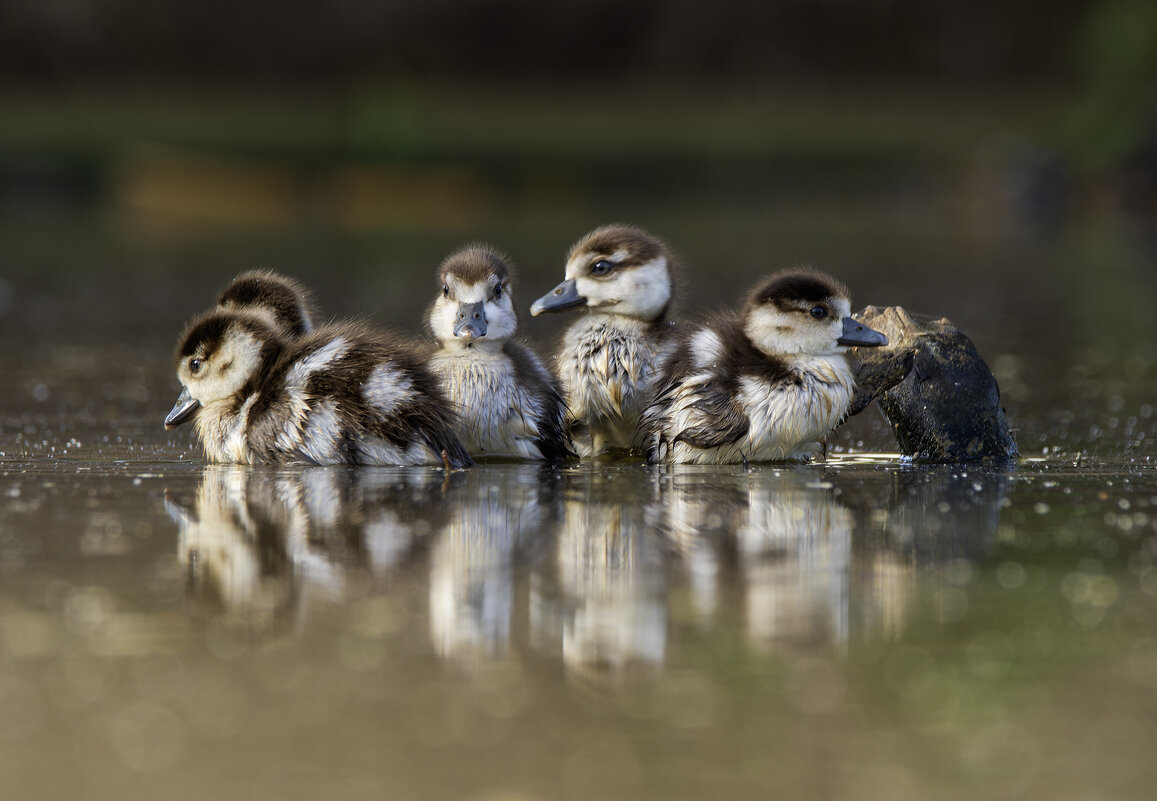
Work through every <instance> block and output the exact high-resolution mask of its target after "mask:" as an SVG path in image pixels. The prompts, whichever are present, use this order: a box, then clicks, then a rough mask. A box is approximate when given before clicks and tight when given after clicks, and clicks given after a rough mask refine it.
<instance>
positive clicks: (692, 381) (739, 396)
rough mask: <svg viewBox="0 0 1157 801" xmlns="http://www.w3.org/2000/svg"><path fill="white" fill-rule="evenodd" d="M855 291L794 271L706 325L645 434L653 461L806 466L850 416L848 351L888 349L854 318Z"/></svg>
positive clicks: (674, 366)
mask: <svg viewBox="0 0 1157 801" xmlns="http://www.w3.org/2000/svg"><path fill="white" fill-rule="evenodd" d="M850 309H851V300H850V298H849V295H848V290H847V289H846V288H845V287H844V286H843V285H842V284H840V283H839V282H838V281H836V280H835V279H833V278H831V277H830V276H827V275H824V274H823V273H819V272H811V271H800V270H793V271H786V272H781V273H778V274H776V275H774V276H772V277H771V278H769V279H767V280H766V281H764V282H763V283H762V284H761V285H759V286H758V287H756V289H755V290H754V291H752V292H751V293H750V294H749V296H748V298H747V302H746V303H745V305H744V306H743V309H742V310H741V311H740V312H739V313H738V314H731V315H728V316H725V317H722V318H721V319H719V320H717V321H714V322H711V323H707V324H704V325H700V326H697V327H696V328H695V329H694V330H692V331H691V332H689V333H688V335H687V336H686V337H685V338H684V339H683V340H682V342H681V343H680V345H679V347H678V349H677V351H676V352H675V354H674V355H673V357H672V358H671V359H670V361H668V362H667V364H666V365H665V369H664V374H663V376H662V379H661V381H660V383H659V384H658V389H657V391H656V396H655V398H654V400H653V402H652V403H651V404H650V405H649V406H648V408H647V410H646V412H645V413H644V415H643V419H642V423H641V426H640V428H641V430H642V434H643V436H644V438H645V439H646V440H647V442H648V444H649V446H648V450H647V460H648V461H649V462H653V463H654V462H677V463H692V464H732V463H739V462H742V463H744V464H746V463H748V462H766V461H782V460H793V461H799V460H806V459H807V458H809V457H810V456H811V455H813V454H814V453H815V451H816V450H818V443H819V441H820V440H822V439H824V438H825V437H826V436H827V435H828V434H830V433H831V432H832V431H833V430H834V429H835V427H836V426H837V425H839V423H840V422H841V421H842V420H843V419H844V417H845V416H846V414H847V410H848V404H849V401H850V399H851V396H852V392H853V390H854V388H855V380H854V378H853V375H852V368H851V366H850V365H849V364H848V361H847V357H846V356H845V351H846V350H847V348H849V347H853V346H859V347H877V346H880V345H886V344H887V341H888V340H887V338H886V337H885V336H884V335H883V334H881V333H880V332H878V331H875V330H873V329H871V328H868V327H867V326H865V325H863V324H861V323H858V322H856V321H855V320H853V319H852V318H851V317H850V316H849V314H850Z"/></svg>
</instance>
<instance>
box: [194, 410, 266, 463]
mask: <svg viewBox="0 0 1157 801" xmlns="http://www.w3.org/2000/svg"><path fill="white" fill-rule="evenodd" d="M256 400H257V396H256V395H254V396H251V397H249V398H246V400H245V402H244V403H243V404H241V408H240V409H239V410H238V411H237V412H236V413H233V412H231V411H229V409H228V404H225V403H214V404H210V405H209V406H206V407H204V408H202V409H201V410H200V411H199V412H198V414H197V417H196V421H195V423H194V424H195V425H196V426H197V435H198V437H200V439H201V443H202V445H203V446H204V448H205V457H206V458H207V459H208V460H209V461H210V462H216V463H230V462H238V463H241V464H250V463H252V462H253V461H254V460H253V455H252V453H251V452H250V450H249V437H248V429H249V410H250V409H251V408H252V407H253V403H254V401H256Z"/></svg>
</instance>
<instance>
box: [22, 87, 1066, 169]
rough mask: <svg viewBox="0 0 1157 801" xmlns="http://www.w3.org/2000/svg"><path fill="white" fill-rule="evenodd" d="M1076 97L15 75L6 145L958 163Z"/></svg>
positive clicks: (533, 160) (70, 154)
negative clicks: (62, 83)
mask: <svg viewBox="0 0 1157 801" xmlns="http://www.w3.org/2000/svg"><path fill="white" fill-rule="evenodd" d="M1065 104H1066V97H1065V95H1064V93H1063V92H1062V91H1060V90H1057V89H1044V90H1042V89H1040V88H1038V87H1029V88H1021V89H1016V90H1008V91H1001V92H994V91H992V90H991V89H985V90H979V89H978V90H976V91H974V92H970V91H967V90H953V91H945V90H943V89H942V88H937V87H927V88H917V87H905V86H865V87H840V88H832V87H827V86H816V87H813V88H808V87H796V88H792V89H773V90H757V89H743V90H733V91H719V90H717V89H715V88H713V87H710V86H703V87H683V86H679V87H675V86H659V87H653V86H619V87H588V88H585V89H573V88H572V89H568V90H556V89H552V88H551V87H548V86H543V87H537V88H528V87H525V86H519V87H505V86H493V85H482V86H466V87H462V86H450V85H443V86H423V87H422V88H420V89H419V88H417V87H414V88H407V87H392V88H377V87H370V88H362V89H348V90H343V91H340V92H335V93H333V94H317V93H302V94H298V93H291V92H285V93H276V92H273V93H270V92H244V91H240V92H229V91H221V90H220V89H217V88H213V89H211V90H210V89H204V90H198V89H196V88H183V89H173V88H171V87H166V88H160V87H158V88H156V89H136V90H126V89H123V88H119V89H118V88H101V87H89V88H84V89H66V90H44V91H40V92H31V91H16V90H11V89H9V90H7V91H0V108H2V109H4V117H5V124H4V125H3V126H0V153H2V154H5V155H8V156H12V155H14V154H36V155H42V156H53V157H60V158H67V159H103V158H107V157H109V156H110V155H112V154H115V153H116V152H117V151H118V150H120V149H121V148H124V147H126V146H132V145H133V144H135V143H142V142H143V143H155V144H164V145H168V146H174V147H186V148H193V149H197V150H205V151H209V152H213V153H218V154H223V155H233V156H248V157H262V158H271V159H278V160H285V161H291V162H295V163H299V164H310V163H315V164H316V163H324V162H326V161H329V160H332V159H351V158H352V159H368V160H385V161H430V160H434V161H436V160H445V159H454V160H467V161H471V162H474V163H478V164H495V165H498V164H503V163H509V162H512V161H517V162H518V163H521V164H527V163H529V164H546V165H549V164H558V163H573V164H587V163H592V162H599V161H603V162H611V163H613V162H615V161H616V160H618V159H631V160H636V159H642V160H644V161H646V160H658V161H663V160H668V159H672V158H689V157H690V158H694V159H696V160H703V161H706V162H715V163H728V162H745V163H747V162H753V161H754V162H761V161H767V160H784V159H790V160H791V161H794V162H797V163H798V162H810V163H812V164H817V165H823V164H824V163H829V164H838V165H840V166H841V167H842V166H847V165H848V164H854V163H868V164H870V163H873V162H889V161H907V160H910V159H912V158H913V157H918V158H922V159H926V160H928V161H930V162H942V163H951V162H953V161H956V160H958V159H960V158H961V157H967V156H968V154H969V153H970V152H971V150H972V149H973V148H975V147H976V146H977V145H978V144H979V143H980V142H981V141H982V140H984V139H985V138H986V137H988V136H991V135H993V134H1002V133H1015V134H1018V135H1022V136H1025V137H1028V138H1031V139H1034V140H1036V141H1044V142H1045V143H1047V141H1048V139H1049V138H1050V131H1051V130H1052V128H1053V126H1054V124H1055V122H1056V120H1057V119H1058V117H1059V116H1060V115H1062V114H1063V113H1064V110H1065Z"/></svg>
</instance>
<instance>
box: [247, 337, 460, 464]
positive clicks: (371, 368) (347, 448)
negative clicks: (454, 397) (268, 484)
mask: <svg viewBox="0 0 1157 801" xmlns="http://www.w3.org/2000/svg"><path fill="white" fill-rule="evenodd" d="M249 415H250V421H251V422H250V428H249V447H250V450H251V451H252V452H253V453H254V454H255V455H256V457H257V460H258V461H262V462H277V461H282V460H284V457H285V456H286V455H290V456H292V457H295V458H300V459H302V460H304V461H307V462H312V463H315V464H393V465H408V464H442V463H443V462H444V461H446V462H448V463H449V465H450V466H451V467H467V466H469V465H470V464H471V460H470V457H469V455H468V454H467V452H466V450H465V449H464V448H463V447H462V443H461V441H460V440H459V438H458V437H457V435H456V434H455V431H454V425H455V415H454V411H453V407H452V406H451V404H450V403H449V401H448V400H447V399H446V397H445V396H444V394H443V393H442V391H441V388H440V387H439V385H438V382H437V380H436V379H435V378H434V376H433V375H432V374H431V373H430V371H429V370H427V369H426V368H425V367H424V366H423V364H422V363H421V361H420V359H419V357H418V354H417V353H416V352H414V351H412V350H409V349H407V348H402V347H398V346H396V345H392V344H390V343H387V341H386V340H385V339H384V338H382V337H379V336H377V335H374V334H371V333H370V332H368V331H367V330H365V329H363V328H360V327H358V326H353V325H345V326H332V327H326V328H323V329H320V330H318V331H316V332H314V333H313V334H310V335H307V336H306V337H304V338H302V339H301V340H300V341H298V342H297V343H295V344H294V345H293V346H291V347H290V348H289V349H288V350H287V352H286V353H285V355H284V356H283V357H282V359H281V360H280V361H279V363H278V364H277V365H276V366H275V367H274V368H273V370H271V371H270V373H269V375H268V377H267V379H266V381H265V382H264V385H263V386H262V388H261V390H259V392H258V397H257V399H256V401H255V403H254V405H253V407H252V409H250V412H249Z"/></svg>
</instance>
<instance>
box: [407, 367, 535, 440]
mask: <svg viewBox="0 0 1157 801" xmlns="http://www.w3.org/2000/svg"><path fill="white" fill-rule="evenodd" d="M430 367H431V369H432V370H433V371H434V373H435V375H437V376H438V378H439V380H440V381H441V382H442V388H443V390H444V391H445V393H446V395H447V396H448V397H449V398H450V401H451V402H452V403H453V404H454V406H455V408H456V410H457V412H458V436H459V438H460V439H461V440H462V445H463V446H464V447H465V448H466V450H467V452H469V453H470V454H472V455H474V456H509V457H516V458H522V459H541V458H542V454H541V453H540V452H539V450H538V448H537V446H536V445H535V444H534V440H535V438H537V436H538V421H539V416H540V414H541V409H540V408H539V405H538V402H537V399H536V398H534V397H533V396H532V395H531V394H530V393H529V392H527V390H526V388H525V387H523V386H521V385H520V384H519V383H518V381H517V380H516V377H515V374H514V364H513V363H512V362H511V361H510V358H509V357H507V356H506V355H505V354H503V353H501V352H493V351H485V350H482V349H479V348H469V349H455V350H445V351H441V352H439V353H438V354H437V355H435V357H434V358H433V360H432V361H431V363H430Z"/></svg>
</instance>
